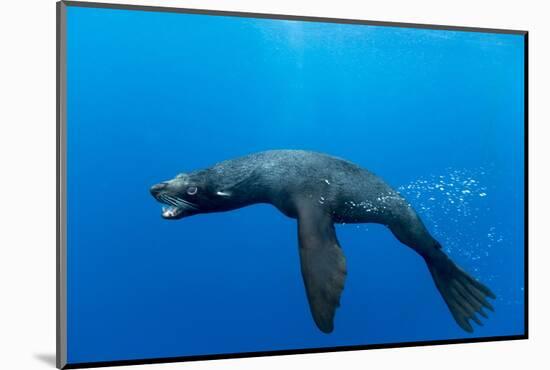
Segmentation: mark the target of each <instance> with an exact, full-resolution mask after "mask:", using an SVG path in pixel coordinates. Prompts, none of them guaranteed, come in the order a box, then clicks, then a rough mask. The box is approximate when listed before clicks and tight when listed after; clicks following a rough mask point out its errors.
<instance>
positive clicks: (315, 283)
mask: <svg viewBox="0 0 550 370" xmlns="http://www.w3.org/2000/svg"><path fill="white" fill-rule="evenodd" d="M298 238H299V242H300V262H301V267H302V276H303V278H304V284H305V288H306V293H307V298H308V301H309V307H310V309H311V314H312V315H313V320H314V321H315V324H317V326H318V327H319V329H321V331H323V332H324V333H330V332H332V329H333V326H334V324H333V321H334V313H335V311H336V308H337V307H338V306H339V305H340V295H341V294H342V290H343V289H344V281H345V279H346V259H345V257H344V253H343V252H342V249H341V248H340V245H339V244H338V240H337V239H336V233H335V231H334V225H333V223H332V220H331V218H330V216H329V215H328V214H326V213H324V212H323V211H322V210H321V209H320V208H317V207H314V206H305V207H300V209H299V212H298Z"/></svg>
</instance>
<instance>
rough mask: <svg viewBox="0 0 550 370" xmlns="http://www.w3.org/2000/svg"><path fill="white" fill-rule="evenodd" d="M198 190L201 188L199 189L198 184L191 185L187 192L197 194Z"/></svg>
mask: <svg viewBox="0 0 550 370" xmlns="http://www.w3.org/2000/svg"><path fill="white" fill-rule="evenodd" d="M198 190H199V189H197V187H196V186H190V187H188V188H187V194H189V195H195V194H197V191H198Z"/></svg>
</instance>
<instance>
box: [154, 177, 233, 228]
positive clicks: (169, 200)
mask: <svg viewBox="0 0 550 370" xmlns="http://www.w3.org/2000/svg"><path fill="white" fill-rule="evenodd" d="M211 177H212V176H211V174H210V173H209V172H208V171H197V172H192V173H181V174H179V175H177V176H176V177H174V178H173V179H171V180H168V181H163V182H161V183H158V184H155V185H153V186H152V187H151V189H150V192H151V194H152V195H153V197H154V198H155V199H156V200H157V201H159V202H160V203H162V204H163V205H164V206H163V207H162V217H163V218H165V219H169V220H178V219H180V218H183V217H188V216H193V215H196V214H199V213H209V212H219V211H224V210H229V209H231V208H232V207H231V194H230V193H229V192H226V191H223V189H221V188H220V187H219V186H218V187H217V186H215V182H213V181H212V179H211Z"/></svg>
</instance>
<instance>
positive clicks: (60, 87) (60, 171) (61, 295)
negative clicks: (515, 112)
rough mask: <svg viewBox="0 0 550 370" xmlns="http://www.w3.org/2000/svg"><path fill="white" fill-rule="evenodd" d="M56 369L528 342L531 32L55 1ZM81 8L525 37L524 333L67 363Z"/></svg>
mask: <svg viewBox="0 0 550 370" xmlns="http://www.w3.org/2000/svg"><path fill="white" fill-rule="evenodd" d="M56 5H57V6H56V20H57V21H56V54H57V63H56V76H57V78H56V81H57V82H56V179H57V180H56V244H57V245H56V303H57V307H56V367H57V368H59V369H80V368H93V367H106V366H122V365H144V364H159V363H173V362H187V361H203V360H220V359H234V358H248V357H266V356H282V355H296V354H312V353H327V352H342V351H357V350H366V349H384V348H402V347H420V346H430V345H445V344H468V343H482V342H497V341H508V340H522V339H528V338H529V325H528V324H529V294H528V292H529V289H528V287H529V283H528V281H529V270H528V265H529V263H528V261H529V258H528V257H529V254H528V252H529V248H528V242H529V222H528V221H529V180H528V174H529V165H528V162H529V161H528V159H529V146H528V141H529V140H528V137H529V135H528V133H529V130H528V127H529V124H528V122H529V47H528V44H529V42H528V41H529V37H528V35H529V32H528V31H523V30H511V29H495V28H480V27H461V26H449V25H433V24H419V23H402V22H385V21H368V20H359V19H342V18H325V17H314V16H298V15H284V14H268V13H251V12H240V11H225V10H208V9H192V8H175V7H162V6H146V5H130V4H112V3H98V2H83V1H59V2H57V4H56ZM67 6H74V7H85V8H100V9H118V10H137V11H149V12H167V13H184V14H202V15H212V16H228V17H244V18H263V19H280V20H293V21H305V22H320V23H339V24H356V25H368V26H386V27H400V28H418V29H431V30H446V31H464V32H478V33H498V34H513V35H520V36H523V39H524V55H523V57H524V102H523V103H524V143H523V144H524V153H523V155H524V174H523V175H524V199H523V200H524V266H523V269H524V284H525V286H524V302H523V303H524V334H522V335H505V336H492V337H477V338H460V339H442V340H430V341H415V342H396V343H383V344H367V345H353V346H338V347H323V348H305V349H291V350H274V351H257V352H239V353H223V354H211V355H195V356H177V357H162V358H144V359H132V360H115V361H97V362H80V363H68V362H67V338H66V328H67V317H66V316H67V312H66V304H67V302H66V294H67V292H66V283H67V276H66V267H67V265H66V262H67V261H66V239H65V235H66V213H65V208H66V201H67V200H66V180H67V179H66V142H65V134H66V86H65V84H66V49H65V48H66V36H67V35H66V29H65V27H66V7H67Z"/></svg>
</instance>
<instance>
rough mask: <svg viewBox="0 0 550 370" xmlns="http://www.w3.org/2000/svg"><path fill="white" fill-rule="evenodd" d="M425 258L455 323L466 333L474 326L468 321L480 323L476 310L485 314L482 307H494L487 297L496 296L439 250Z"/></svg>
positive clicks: (485, 315)
mask: <svg viewBox="0 0 550 370" xmlns="http://www.w3.org/2000/svg"><path fill="white" fill-rule="evenodd" d="M425 259H426V263H427V264H428V268H429V270H430V273H431V274H432V277H433V279H434V282H435V285H436V287H437V289H438V290H439V292H440V293H441V296H442V297H443V299H444V300H445V303H446V304H447V307H449V310H450V311H451V314H452V315H453V317H454V319H455V321H456V322H457V324H458V325H459V326H460V327H461V328H462V329H464V330H466V331H467V332H469V333H471V332H472V331H473V328H472V325H470V323H469V322H468V320H473V321H475V322H476V323H477V324H478V325H482V323H481V321H480V320H479V318H478V317H477V316H476V313H478V314H480V315H481V316H483V317H487V314H486V313H485V312H484V311H483V308H484V307H485V308H487V309H489V310H491V311H493V306H491V304H490V303H489V302H487V297H489V298H495V295H494V294H493V292H491V290H490V289H489V288H487V287H486V286H485V285H483V284H482V283H480V282H479V281H477V280H475V279H474V278H473V277H471V276H470V275H468V274H467V273H466V272H465V271H464V270H462V269H461V268H460V267H458V266H457V265H455V263H454V262H453V261H451V259H450V258H449V257H447V256H446V255H445V253H443V252H442V251H440V250H437V251H435V252H433V253H432V254H431V255H430V256H429V257H425Z"/></svg>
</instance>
